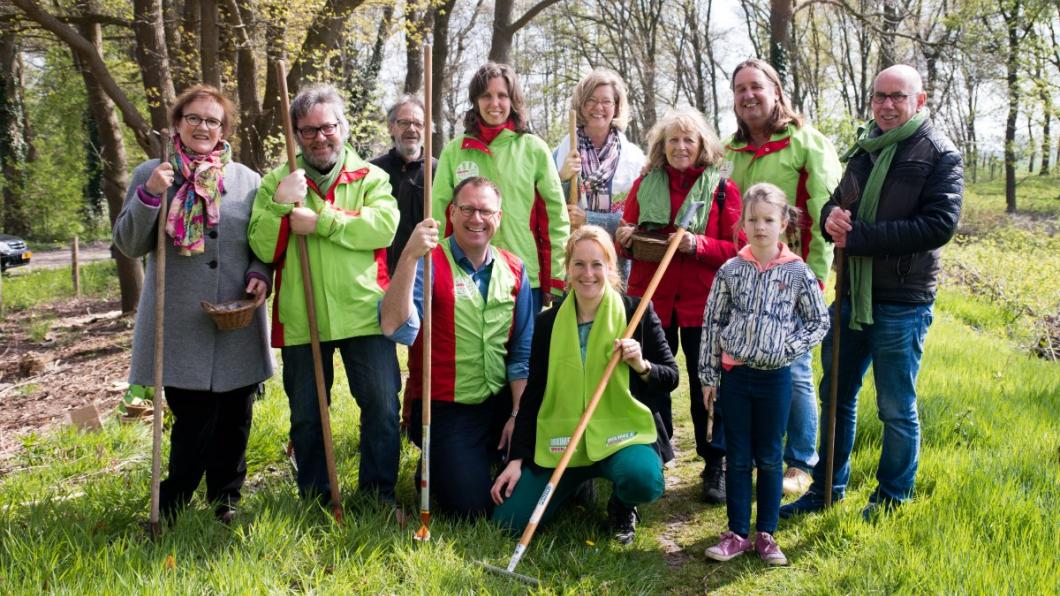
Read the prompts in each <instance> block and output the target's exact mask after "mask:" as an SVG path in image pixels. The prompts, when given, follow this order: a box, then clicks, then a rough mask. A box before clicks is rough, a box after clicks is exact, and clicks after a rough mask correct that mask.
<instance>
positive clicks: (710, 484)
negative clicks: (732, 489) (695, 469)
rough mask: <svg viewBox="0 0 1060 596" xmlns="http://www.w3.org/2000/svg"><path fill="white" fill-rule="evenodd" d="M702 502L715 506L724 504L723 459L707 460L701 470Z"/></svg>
mask: <svg viewBox="0 0 1060 596" xmlns="http://www.w3.org/2000/svg"><path fill="white" fill-rule="evenodd" d="M700 475H701V476H702V477H703V501H704V502H706V503H712V504H715V505H718V504H722V503H724V502H725V457H724V456H722V457H717V458H707V465H706V466H705V467H704V468H703V473H702V474H700Z"/></svg>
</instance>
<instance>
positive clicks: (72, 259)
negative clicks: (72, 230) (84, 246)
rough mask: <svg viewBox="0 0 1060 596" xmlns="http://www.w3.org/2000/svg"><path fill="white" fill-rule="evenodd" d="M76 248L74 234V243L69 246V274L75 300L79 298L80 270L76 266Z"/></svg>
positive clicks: (76, 243)
mask: <svg viewBox="0 0 1060 596" xmlns="http://www.w3.org/2000/svg"><path fill="white" fill-rule="evenodd" d="M78 248H79V247H78V240H77V234H74V241H73V243H72V244H71V245H70V273H71V275H73V280H74V297H76V298H80V297H81V268H80V267H79V266H78V264H77V253H78Z"/></svg>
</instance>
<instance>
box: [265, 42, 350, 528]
mask: <svg viewBox="0 0 1060 596" xmlns="http://www.w3.org/2000/svg"><path fill="white" fill-rule="evenodd" d="M276 78H277V79H278V81H277V82H278V83H279V86H280V110H281V111H282V113H283V114H282V117H283V131H284V136H285V137H286V141H287V169H288V170H289V171H291V172H293V171H295V170H297V169H298V160H297V158H296V157H295V144H294V126H293V125H292V123H291V104H290V100H289V98H288V97H287V66H286V65H285V64H284V62H283V60H280V61H278V62H277V63H276ZM301 206H302V203H301V202H298V203H295V207H301ZM295 239H296V241H297V246H298V259H299V264H300V265H301V269H302V288H303V289H304V290H305V309H306V318H307V319H308V323H309V344H310V346H311V348H312V350H313V374H314V377H315V379H316V386H317V403H318V404H319V406H320V427H321V434H323V435H324V459H325V461H326V463H327V468H328V484H330V485H331V513H332V515H334V516H335V521H336V522H338V523H339V524H342V497H341V495H340V494H339V476H338V472H337V471H336V469H335V446H334V443H333V441H332V438H331V411H330V410H329V409H328V394H327V390H326V389H325V385H324V359H323V356H322V355H321V353H320V333H319V331H318V330H317V311H316V304H315V303H314V301H313V278H312V276H311V275H310V271H309V252H308V250H307V249H306V239H305V236H304V235H302V234H295Z"/></svg>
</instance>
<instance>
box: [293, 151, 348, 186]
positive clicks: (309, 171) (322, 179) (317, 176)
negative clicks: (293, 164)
mask: <svg viewBox="0 0 1060 596" xmlns="http://www.w3.org/2000/svg"><path fill="white" fill-rule="evenodd" d="M302 161H305V156H304V155H303V156H302ZM345 164H346V145H343V146H342V149H341V150H340V151H339V158H338V159H337V160H335V165H333V166H331V170H329V171H327V172H319V171H317V169H316V168H314V167H313V166H311V165H309V162H305V175H306V178H309V179H310V180H312V181H313V184H316V185H317V188H319V189H320V196H321V197H322V198H323V197H326V196H328V190H330V189H331V185H332V184H335V181H336V180H338V179H339V174H340V173H341V172H342V166H343V165H345Z"/></svg>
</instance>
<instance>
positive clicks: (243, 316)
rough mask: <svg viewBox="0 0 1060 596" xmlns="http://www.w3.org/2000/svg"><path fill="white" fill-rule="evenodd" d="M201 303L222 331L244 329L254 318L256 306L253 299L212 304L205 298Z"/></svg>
mask: <svg viewBox="0 0 1060 596" xmlns="http://www.w3.org/2000/svg"><path fill="white" fill-rule="evenodd" d="M199 304H201V305H202V310H203V311H204V312H205V313H206V314H208V315H210V318H211V319H213V323H214V325H217V328H218V329H220V330H221V331H231V330H233V329H242V328H244V327H246V326H247V325H249V324H250V321H251V320H253V319H254V310H255V306H254V301H253V300H231V301H229V302H223V303H221V304H210V303H209V302H206V301H205V300H203V301H202V302H200V303H199Z"/></svg>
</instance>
